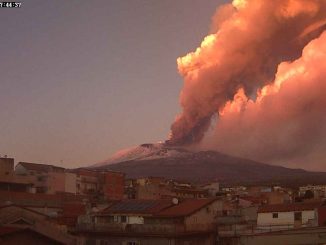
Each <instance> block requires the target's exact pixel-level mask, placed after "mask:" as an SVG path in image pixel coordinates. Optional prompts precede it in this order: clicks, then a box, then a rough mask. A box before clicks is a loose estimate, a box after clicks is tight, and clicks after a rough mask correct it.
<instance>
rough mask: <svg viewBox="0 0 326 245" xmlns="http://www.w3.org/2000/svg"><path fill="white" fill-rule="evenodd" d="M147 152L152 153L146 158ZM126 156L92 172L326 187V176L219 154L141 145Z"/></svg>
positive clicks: (131, 176) (323, 173) (94, 166)
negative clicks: (320, 185) (324, 185)
mask: <svg viewBox="0 0 326 245" xmlns="http://www.w3.org/2000/svg"><path fill="white" fill-rule="evenodd" d="M145 149H149V150H148V151H146V152H145V154H143V153H144V152H143V151H142V150H145ZM134 150H135V151H134ZM131 152H132V153H135V152H138V153H139V152H140V155H137V154H135V155H132V154H131V155H130V153H131ZM125 153H127V155H128V154H129V155H128V156H132V157H130V158H128V157H127V158H126V157H125V156H126V155H123V154H122V155H120V156H121V158H120V159H118V158H114V161H113V162H109V161H107V162H103V163H101V165H99V164H97V165H93V166H92V168H95V169H107V170H112V171H119V172H124V173H126V176H127V178H140V177H148V176H156V177H165V178H168V179H176V180H184V181H191V182H199V183H203V182H207V181H219V182H221V183H225V184H236V183H239V184H240V183H270V182H273V183H280V184H285V183H287V184H290V185H293V184H296V185H300V184H314V183H316V184H317V183H326V173H325V172H310V171H307V170H304V169H291V168H286V167H283V166H276V165H270V164H265V163H260V162H257V161H253V160H249V159H244V158H239V157H234V156H229V155H226V154H223V153H220V152H216V151H200V152H191V151H188V150H186V149H182V148H177V147H166V146H165V145H164V144H160V145H155V144H142V145H140V146H138V147H134V148H132V150H131V151H127V152H125ZM111 159H112V158H111ZM126 159H127V160H126Z"/></svg>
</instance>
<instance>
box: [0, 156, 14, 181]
mask: <svg viewBox="0 0 326 245" xmlns="http://www.w3.org/2000/svg"><path fill="white" fill-rule="evenodd" d="M13 174H14V159H13V158H6V157H1V158H0V177H1V176H12V175H13Z"/></svg>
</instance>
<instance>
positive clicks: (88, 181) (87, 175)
mask: <svg viewBox="0 0 326 245" xmlns="http://www.w3.org/2000/svg"><path fill="white" fill-rule="evenodd" d="M73 173H75V174H76V176H77V179H76V186H77V194H81V195H94V194H99V192H100V188H99V179H98V172H96V171H93V170H90V169H84V168H79V169H75V170H74V171H73Z"/></svg>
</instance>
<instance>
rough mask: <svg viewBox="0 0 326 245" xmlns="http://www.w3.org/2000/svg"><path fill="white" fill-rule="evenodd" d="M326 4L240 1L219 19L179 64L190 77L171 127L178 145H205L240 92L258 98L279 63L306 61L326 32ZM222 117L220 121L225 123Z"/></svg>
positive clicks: (287, 0) (296, 0)
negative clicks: (211, 129)
mask: <svg viewBox="0 0 326 245" xmlns="http://www.w3.org/2000/svg"><path fill="white" fill-rule="evenodd" d="M325 24H326V1H325V0H273V1H271V0H234V1H233V2H232V4H227V5H224V6H222V7H221V8H219V9H218V10H217V12H216V14H215V16H214V17H213V24H212V28H211V29H212V32H213V33H212V34H210V35H209V36H207V37H206V38H205V39H204V40H203V42H202V43H201V46H200V47H199V48H197V49H196V51H194V52H192V53H189V54H187V55H185V56H184V57H180V58H178V60H177V63H178V70H179V72H180V74H181V75H182V76H183V78H184V87H183V89H182V91H181V94H180V104H181V107H182V113H181V114H180V115H179V116H178V117H177V118H176V120H175V122H174V123H173V124H172V126H171V137H170V140H169V141H168V143H169V144H173V145H187V144H188V145H189V144H193V143H198V142H200V141H201V140H202V139H203V137H204V136H205V133H206V131H207V130H208V128H209V127H210V125H211V118H212V117H213V116H214V115H218V117H220V115H219V111H220V110H221V109H223V107H224V106H225V104H226V102H227V101H229V100H232V99H233V97H234V96H235V94H236V93H237V91H238V90H239V88H241V89H242V91H243V93H244V95H246V96H252V95H255V91H256V90H257V89H258V88H261V87H263V86H265V85H266V84H269V83H271V81H273V80H274V78H275V73H276V70H277V67H278V64H279V63H280V62H282V61H293V60H295V59H297V58H298V57H300V55H301V52H302V49H303V47H305V46H306V45H307V44H308V43H309V42H310V41H311V40H312V39H314V38H316V37H318V36H319V35H320V34H321V32H322V31H323V30H324V29H325ZM219 120H220V119H218V121H219Z"/></svg>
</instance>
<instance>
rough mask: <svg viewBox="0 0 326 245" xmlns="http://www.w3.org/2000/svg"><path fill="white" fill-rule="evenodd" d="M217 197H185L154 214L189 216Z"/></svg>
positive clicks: (161, 215)
mask: <svg viewBox="0 0 326 245" xmlns="http://www.w3.org/2000/svg"><path fill="white" fill-rule="evenodd" d="M216 200H217V199H215V198H207V199H185V200H183V201H181V202H180V203H179V204H177V205H173V206H171V207H169V208H167V209H164V210H162V211H160V212H158V213H156V214H155V216H160V217H180V216H189V215H191V214H193V213H195V212H196V211H198V210H200V209H202V208H204V207H206V206H208V205H209V204H211V203H213V202H214V201H216Z"/></svg>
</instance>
